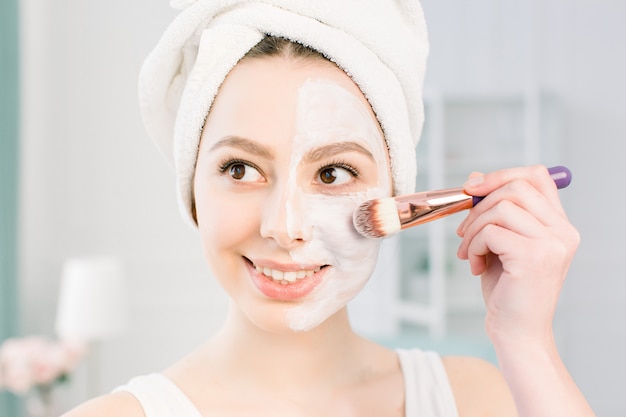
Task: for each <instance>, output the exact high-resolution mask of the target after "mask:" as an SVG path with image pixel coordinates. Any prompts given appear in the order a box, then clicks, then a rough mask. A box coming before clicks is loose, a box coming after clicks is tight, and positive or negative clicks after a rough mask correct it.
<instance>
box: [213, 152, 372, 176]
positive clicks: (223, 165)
mask: <svg viewBox="0 0 626 417" xmlns="http://www.w3.org/2000/svg"><path fill="white" fill-rule="evenodd" d="M235 164H242V165H248V166H250V167H252V168H254V169H256V170H257V171H259V173H261V174H263V172H262V171H261V169H260V168H259V167H257V166H256V165H254V164H253V163H251V162H249V161H245V160H243V159H239V158H232V157H228V158H224V159H223V160H222V161H221V162H220V164H219V166H218V171H219V172H220V173H221V174H223V173H225V172H226V171H227V170H228V169H229V168H230V167H231V166H233V165H235ZM328 168H341V169H345V170H346V171H348V172H349V173H350V174H352V176H353V177H355V178H359V177H360V176H361V173H360V172H359V170H358V169H356V168H355V167H353V166H352V165H350V164H348V163H347V162H345V161H343V160H336V161H333V162H331V163H325V164H322V165H321V166H320V167H319V168H318V169H317V171H316V172H317V175H319V174H320V173H321V172H322V171H323V170H325V169H328Z"/></svg>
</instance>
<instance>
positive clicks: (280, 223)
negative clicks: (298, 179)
mask: <svg viewBox="0 0 626 417" xmlns="http://www.w3.org/2000/svg"><path fill="white" fill-rule="evenodd" d="M306 213H307V207H306V204H305V202H304V195H303V193H302V192H301V191H299V190H297V189H295V187H290V186H288V185H285V186H283V187H276V188H275V189H273V190H272V192H271V195H270V197H269V198H268V201H267V204H266V205H265V206H264V209H263V213H262V219H261V236H262V237H264V238H270V239H273V240H275V241H276V242H277V243H278V244H279V245H280V246H281V247H283V248H285V249H287V250H291V249H295V248H297V247H299V246H301V245H303V244H304V243H306V242H307V241H309V240H310V238H311V225H310V224H309V222H308V220H307V215H306Z"/></svg>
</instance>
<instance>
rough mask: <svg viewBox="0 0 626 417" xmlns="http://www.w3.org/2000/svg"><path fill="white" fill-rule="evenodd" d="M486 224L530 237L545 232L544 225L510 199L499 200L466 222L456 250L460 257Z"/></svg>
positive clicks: (465, 255) (466, 251)
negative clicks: (461, 238)
mask: <svg viewBox="0 0 626 417" xmlns="http://www.w3.org/2000/svg"><path fill="white" fill-rule="evenodd" d="M487 225H494V226H498V227H501V228H504V229H507V230H510V231H511V232H513V233H515V234H517V235H521V236H525V237H530V238H536V237H539V236H542V235H543V234H544V233H545V231H544V229H545V226H544V225H543V224H542V223H541V222H540V221H539V220H538V219H537V218H536V217H535V216H533V215H532V214H531V213H529V212H528V211H527V210H525V209H524V208H522V207H520V206H518V205H517V204H515V203H514V202H512V201H510V200H501V201H499V202H498V203H497V204H496V205H494V206H493V207H491V208H490V209H489V210H487V211H486V212H483V213H481V215H480V216H478V217H476V218H474V219H471V221H469V222H468V223H467V224H466V230H464V231H463V235H464V236H463V240H462V241H461V244H460V245H459V249H458V251H457V255H458V256H459V257H460V258H461V259H466V258H467V256H468V248H469V246H470V245H471V242H472V241H473V240H474V238H475V237H476V236H477V235H478V234H479V233H480V232H481V231H482V230H483V229H484V228H485V227H486V226H487Z"/></svg>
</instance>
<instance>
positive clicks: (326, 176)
mask: <svg viewBox="0 0 626 417" xmlns="http://www.w3.org/2000/svg"><path fill="white" fill-rule="evenodd" d="M336 179H337V170H336V169H335V168H324V169H323V170H321V171H320V180H321V181H322V182H323V183H324V184H332V183H333V182H335V180H336Z"/></svg>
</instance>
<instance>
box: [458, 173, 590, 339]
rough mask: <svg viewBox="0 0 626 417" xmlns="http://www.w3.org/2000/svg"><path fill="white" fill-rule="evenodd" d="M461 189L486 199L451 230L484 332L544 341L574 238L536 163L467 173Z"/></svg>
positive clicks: (550, 184)
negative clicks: (475, 289)
mask: <svg viewBox="0 0 626 417" xmlns="http://www.w3.org/2000/svg"><path fill="white" fill-rule="evenodd" d="M465 191H466V192H467V193H468V194H471V195H475V196H486V197H485V198H484V199H483V200H482V201H481V202H480V204H478V205H476V207H474V208H473V209H472V210H470V212H469V214H468V216H467V218H466V219H465V220H464V221H463V222H462V223H461V225H460V226H459V228H458V230H457V233H458V235H459V236H460V237H462V238H463V240H462V242H461V245H460V246H459V249H458V256H459V257H460V258H461V259H467V260H469V263H470V267H471V271H472V273H473V274H475V275H480V276H481V283H482V291H483V296H484V298H485V303H486V305H487V324H486V327H487V332H488V334H489V336H490V338H491V339H492V341H493V342H494V343H495V344H498V343H500V342H503V341H515V342H524V343H528V342H532V343H537V342H538V343H539V344H541V343H548V342H549V341H551V340H552V320H553V316H554V310H555V308H556V305H557V301H558V297H559V293H560V291H561V287H562V284H563V281H564V279H565V276H566V273H567V270H568V268H569V265H570V262H571V260H572V257H573V255H574V252H575V251H576V248H577V246H578V243H579V234H578V232H577V231H576V229H575V228H574V227H573V226H572V225H571V224H570V222H569V221H568V219H567V216H566V215H565V212H564V210H563V207H562V206H561V202H560V200H559V195H558V191H557V188H556V186H555V184H554V181H553V180H552V179H551V178H550V176H549V173H548V170H547V169H546V168H545V167H543V166H532V167H524V168H513V169H506V170H501V171H496V172H493V173H490V174H486V175H482V174H476V173H475V174H472V175H471V176H470V179H469V180H468V181H467V183H466V184H465Z"/></svg>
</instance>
